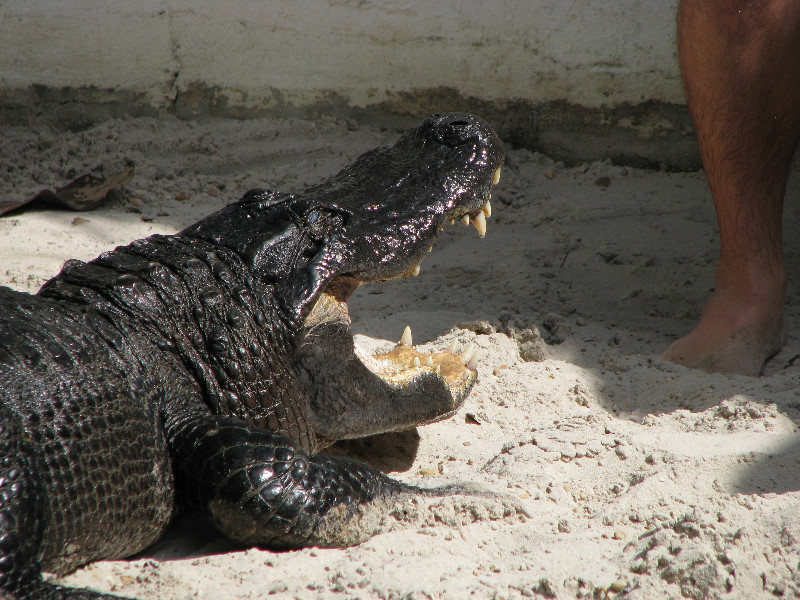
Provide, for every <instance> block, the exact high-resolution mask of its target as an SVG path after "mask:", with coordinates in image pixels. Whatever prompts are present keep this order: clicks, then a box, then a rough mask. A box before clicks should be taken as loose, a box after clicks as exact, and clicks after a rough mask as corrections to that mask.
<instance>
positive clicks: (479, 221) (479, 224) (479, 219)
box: [472, 212, 486, 237]
mask: <svg viewBox="0 0 800 600" xmlns="http://www.w3.org/2000/svg"><path fill="white" fill-rule="evenodd" d="M472 222H473V223H474V224H475V229H477V230H478V237H485V236H486V217H485V216H483V213H482V212H479V213H478V214H477V215H476V216H475V218H474V219H472Z"/></svg>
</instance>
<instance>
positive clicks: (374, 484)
mask: <svg viewBox="0 0 800 600" xmlns="http://www.w3.org/2000/svg"><path fill="white" fill-rule="evenodd" d="M169 435H170V444H171V447H172V450H173V460H174V464H175V469H176V475H177V478H178V482H179V484H180V485H181V487H182V488H183V491H184V492H185V493H186V494H187V495H188V499H189V501H190V502H192V503H196V504H197V505H199V506H200V508H201V509H203V510H206V511H207V512H208V513H209V515H210V518H211V521H212V522H213V524H214V525H215V526H216V527H217V528H218V529H219V530H220V531H221V532H222V533H223V534H225V535H226V536H227V537H229V538H231V539H233V540H235V541H237V542H240V543H242V544H246V545H260V546H267V547H271V548H296V547H302V546H310V545H314V546H323V547H325V546H327V547H331V546H349V545H352V544H357V543H359V542H361V541H363V540H364V539H367V538H368V537H370V536H372V535H374V534H375V533H377V532H379V531H381V530H382V529H384V528H385V527H384V526H382V524H381V521H382V520H383V519H384V518H385V516H386V513H387V512H388V508H389V507H390V506H391V505H392V504H393V503H394V502H396V501H397V500H398V499H400V498H401V497H403V496H409V495H411V494H413V493H414V488H412V487H410V486H407V485H404V484H402V483H400V482H397V481H394V480H392V479H390V478H389V477H387V476H385V475H384V474H383V473H380V472H379V471H376V470H375V469H373V468H371V467H369V466H367V465H364V464H363V463H359V462H357V461H353V460H350V459H345V458H337V457H328V456H321V455H318V456H309V455H308V454H307V453H306V452H304V451H303V450H302V449H300V448H299V447H298V446H297V445H296V444H295V443H294V442H292V441H291V440H290V439H288V438H285V437H283V436H280V435H275V434H273V433H271V432H269V431H266V430H262V429H257V428H255V427H253V426H250V425H249V424H247V423H244V422H243V421H240V420H238V419H235V418H230V417H218V416H214V415H197V416H195V417H193V418H191V419H189V420H187V421H185V422H183V423H179V424H177V425H176V426H175V427H174V428H172V431H170V432H169Z"/></svg>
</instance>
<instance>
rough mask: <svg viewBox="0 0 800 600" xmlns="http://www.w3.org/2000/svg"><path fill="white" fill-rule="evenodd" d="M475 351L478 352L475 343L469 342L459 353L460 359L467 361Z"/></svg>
mask: <svg viewBox="0 0 800 600" xmlns="http://www.w3.org/2000/svg"><path fill="white" fill-rule="evenodd" d="M476 352H478V348H477V347H476V346H475V344H470V345H469V346H467V349H466V350H464V351H463V352H462V353H461V359H462V360H463V361H464V363H468V362H469V361H470V360H472V357H473V356H475V353H476Z"/></svg>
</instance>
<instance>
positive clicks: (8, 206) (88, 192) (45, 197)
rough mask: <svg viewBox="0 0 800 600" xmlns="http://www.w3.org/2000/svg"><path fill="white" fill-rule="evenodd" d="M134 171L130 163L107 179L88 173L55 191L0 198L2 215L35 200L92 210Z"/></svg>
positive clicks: (125, 181) (126, 180)
mask: <svg viewBox="0 0 800 600" xmlns="http://www.w3.org/2000/svg"><path fill="white" fill-rule="evenodd" d="M133 172H134V167H133V165H132V164H128V166H126V167H125V168H124V169H123V170H122V171H121V172H119V173H117V174H116V175H112V176H111V177H108V178H105V179H103V178H102V177H96V176H94V175H91V174H88V173H87V174H86V175H81V176H80V177H78V178H77V179H75V180H74V181H72V182H70V183H68V184H67V185H65V186H64V187H62V188H59V189H57V190H56V191H55V192H54V191H52V190H42V191H41V192H39V193H38V194H34V195H33V196H30V197H29V198H27V199H25V200H0V215H2V214H3V213H7V212H8V211H11V210H15V209H17V208H20V207H22V206H25V205H26V204H29V203H31V202H34V201H39V202H45V203H47V204H52V205H54V206H58V207H64V208H69V209H72V210H80V211H84V210H92V209H93V208H96V207H97V206H99V205H100V204H101V203H102V202H103V200H105V198H106V196H107V195H108V192H110V191H111V190H112V189H114V188H117V187H119V186H121V185H124V184H126V183H128V182H129V181H130V180H131V179H132V178H133Z"/></svg>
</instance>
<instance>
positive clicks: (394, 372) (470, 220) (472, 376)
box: [304, 166, 500, 420]
mask: <svg viewBox="0 0 800 600" xmlns="http://www.w3.org/2000/svg"><path fill="white" fill-rule="evenodd" d="M499 180H500V166H498V167H497V168H496V170H495V172H494V175H493V178H492V185H496V184H497V183H498V182H499ZM489 190H491V186H489ZM490 200H491V191H489V192H488V193H487V194H486V198H484V199H483V200H482V202H483V203H482V204H480V205H479V206H478V207H477V208H474V209H469V208H466V207H461V208H457V209H455V211H454V213H453V214H451V215H448V216H447V219H446V220H449V222H450V223H451V224H453V225H454V224H455V223H456V222H457V221H461V222H463V223H464V224H465V225H470V224H472V225H474V226H475V228H476V229H477V231H478V236H479V237H481V238H483V237H484V236H485V235H486V220H487V218H489V217H491V215H492V209H491V203H490ZM419 273H420V263H417V264H415V265H414V266H413V267H411V268H410V269H409V270H408V271H406V272H405V273H404V275H405V276H406V277H407V276H410V275H414V276H416V275H419ZM360 285H361V282H360V281H358V280H357V279H355V278H353V277H349V276H345V275H342V276H337V277H335V278H334V279H333V280H332V281H331V283H330V284H329V285H328V286H327V288H326V289H325V290H324V291H323V293H322V294H321V296H320V298H319V300H318V301H317V302H316V304H315V305H314V307H313V309H312V310H311V312H310V314H309V316H308V317H307V319H306V321H305V323H304V326H305V330H306V331H307V332H308V333H309V334H313V330H314V329H315V328H317V327H319V326H321V325H327V324H333V323H335V324H338V325H340V326H346V327H347V328H348V330H349V328H350V324H351V318H350V312H349V309H348V300H349V299H350V297H351V296H352V294H353V292H355V290H356V289H357V288H358V287H359V286H360ZM350 337H351V339H352V334H351V335H350ZM353 351H354V353H355V355H356V357H357V358H358V360H359V361H360V362H361V363H362V364H363V365H364V366H365V367H366V368H367V369H369V371H371V372H372V373H373V374H374V375H375V376H376V377H378V378H380V379H381V380H382V381H383V382H384V383H385V384H386V385H388V386H390V387H392V388H394V389H396V390H402V389H407V388H410V387H413V386H414V385H415V383H416V382H418V381H419V380H420V379H421V378H430V377H432V376H433V377H435V378H437V379H439V380H441V382H442V383H444V384H445V385H446V386H447V388H448V389H449V391H450V394H451V396H452V398H453V407H454V408H453V410H452V411H451V412H449V413H447V414H442V415H439V416H437V419H436V420H439V419H443V418H446V417H448V416H450V415H452V414H453V413H454V412H455V410H456V409H457V408H458V406H460V404H461V402H462V401H463V399H464V398H465V397H466V395H467V393H468V392H469V390H470V389H471V388H472V386H473V385H474V383H475V381H476V379H477V366H478V359H479V355H478V350H477V348H476V347H475V346H474V345H470V346H469V347H467V348H458V347H457V344H456V343H455V342H454V343H453V344H451V346H450V347H449V348H448V349H447V350H445V351H443V352H434V353H425V352H420V351H419V350H417V349H416V348H415V347H414V345H413V340H412V336H411V328H410V327H406V329H405V331H404V332H403V335H402V337H401V339H400V341H399V342H397V343H396V344H395V346H394V347H393V348H392V349H391V350H389V351H388V352H384V353H379V354H369V353H368V352H367V351H366V350H365V349H363V348H361V347H360V346H359V345H358V344H357V343H355V341H354V342H353Z"/></svg>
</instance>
